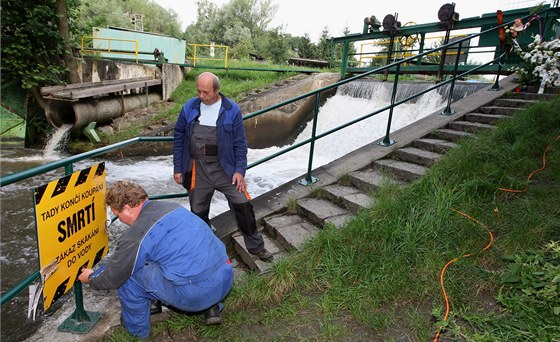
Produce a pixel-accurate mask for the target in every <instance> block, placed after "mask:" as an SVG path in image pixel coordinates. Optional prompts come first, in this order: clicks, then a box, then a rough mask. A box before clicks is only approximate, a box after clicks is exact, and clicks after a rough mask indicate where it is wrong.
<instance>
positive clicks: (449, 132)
mask: <svg viewBox="0 0 560 342" xmlns="http://www.w3.org/2000/svg"><path fill="white" fill-rule="evenodd" d="M434 135H435V136H436V137H438V138H440V139H445V140H449V141H452V142H458V141H459V140H461V139H463V138H472V137H474V136H475V135H474V134H473V133H469V132H464V131H457V130H454V129H449V128H440V129H436V130H435V131H434Z"/></svg>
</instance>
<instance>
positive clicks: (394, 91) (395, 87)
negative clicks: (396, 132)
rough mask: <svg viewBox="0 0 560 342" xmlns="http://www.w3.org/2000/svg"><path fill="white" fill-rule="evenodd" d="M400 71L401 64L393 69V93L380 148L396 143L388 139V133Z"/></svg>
mask: <svg viewBox="0 0 560 342" xmlns="http://www.w3.org/2000/svg"><path fill="white" fill-rule="evenodd" d="M400 70H401V63H399V64H397V67H396V69H395V81H394V82H393V93H392V94H391V108H389V118H388V119H387V132H386V133H385V138H383V141H381V142H379V145H381V146H391V145H393V144H394V143H396V141H395V140H391V139H390V138H389V132H390V131H391V121H392V120H393V108H395V100H396V98H397V84H398V82H399V72H400Z"/></svg>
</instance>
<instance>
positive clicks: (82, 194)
mask: <svg viewBox="0 0 560 342" xmlns="http://www.w3.org/2000/svg"><path fill="white" fill-rule="evenodd" d="M66 174H67V176H65V177H63V178H61V179H58V180H56V181H53V182H50V183H48V184H46V185H43V186H40V187H38V188H36V189H35V191H34V200H35V219H36V223H37V241H38V245H39V261H40V267H41V269H44V268H46V267H49V265H52V264H53V263H55V262H56V266H57V268H56V270H55V271H54V273H52V274H50V275H49V276H48V277H47V278H46V279H45V281H44V288H43V306H44V310H45V311H46V310H48V309H49V307H50V306H51V305H52V304H53V303H54V302H55V301H56V300H58V299H59V298H60V297H62V296H63V295H64V294H65V293H66V292H68V291H69V290H70V289H71V288H72V287H73V288H74V294H75V299H76V310H75V311H74V313H73V314H72V315H71V316H70V317H68V318H67V319H66V320H65V321H64V322H63V323H62V324H61V325H60V326H59V328H58V330H59V331H72V332H78V333H86V332H88V331H89V330H90V329H91V328H92V327H93V326H94V325H95V323H96V322H97V321H98V320H99V318H100V317H101V314H100V313H97V312H86V311H85V310H84V306H83V295H82V283H81V282H80V281H79V280H78V276H79V274H80V272H81V270H82V268H85V267H87V268H92V267H93V266H94V265H96V264H97V263H98V262H99V261H101V259H102V258H103V257H104V256H105V255H107V252H108V249H109V239H108V236H107V232H106V230H105V219H106V210H105V192H106V183H105V174H106V173H105V163H99V164H97V165H95V166H92V167H89V168H87V169H84V170H82V171H78V172H74V173H72V167H71V166H69V167H67V168H66Z"/></svg>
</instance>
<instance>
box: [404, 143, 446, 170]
mask: <svg viewBox="0 0 560 342" xmlns="http://www.w3.org/2000/svg"><path fill="white" fill-rule="evenodd" d="M396 153H397V158H399V159H400V160H402V161H407V162H411V163H415V164H420V165H425V166H428V165H431V164H433V163H435V162H437V161H438V160H439V159H440V158H441V157H442V155H441V154H439V153H436V152H431V151H427V150H422V149H419V148H416V147H403V148H399V149H398V150H397V151H396Z"/></svg>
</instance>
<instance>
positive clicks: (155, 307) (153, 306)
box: [150, 300, 163, 315]
mask: <svg viewBox="0 0 560 342" xmlns="http://www.w3.org/2000/svg"><path fill="white" fill-rule="evenodd" d="M162 311H163V310H162V308H161V301H159V300H152V301H150V315H155V314H158V313H161V312H162Z"/></svg>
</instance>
